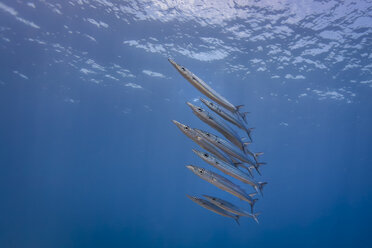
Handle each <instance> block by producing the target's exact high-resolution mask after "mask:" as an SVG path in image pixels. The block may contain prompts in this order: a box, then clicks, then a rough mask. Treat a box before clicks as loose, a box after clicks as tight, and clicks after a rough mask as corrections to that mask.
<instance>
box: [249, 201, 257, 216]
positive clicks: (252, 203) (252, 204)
mask: <svg viewBox="0 0 372 248" xmlns="http://www.w3.org/2000/svg"><path fill="white" fill-rule="evenodd" d="M256 201H258V199H253V200H252V202H251V204H250V205H251V213H253V206H254V204H255V203H256Z"/></svg>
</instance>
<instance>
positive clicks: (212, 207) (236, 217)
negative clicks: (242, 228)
mask: <svg viewBox="0 0 372 248" xmlns="http://www.w3.org/2000/svg"><path fill="white" fill-rule="evenodd" d="M186 196H187V197H188V198H190V199H191V200H192V201H193V202H195V203H197V204H199V205H200V206H202V207H203V208H206V209H208V210H210V211H212V212H214V213H216V214H219V215H222V216H225V217H229V218H232V219H234V220H235V221H236V223H238V225H240V223H239V215H233V214H231V213H230V212H228V211H226V210H224V209H222V208H219V207H217V206H216V205H215V204H213V203H211V202H209V201H206V200H204V199H201V198H198V197H195V196H190V195H186Z"/></svg>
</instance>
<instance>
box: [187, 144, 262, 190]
mask: <svg viewBox="0 0 372 248" xmlns="http://www.w3.org/2000/svg"><path fill="white" fill-rule="evenodd" d="M193 151H194V152H195V153H196V154H197V155H198V156H199V157H200V158H201V159H203V160H204V161H205V162H207V163H208V164H210V165H212V166H214V167H215V168H217V169H219V170H221V171H222V172H224V173H225V174H227V175H230V176H232V177H234V178H236V179H238V180H240V181H242V182H244V183H246V184H249V185H250V186H252V187H253V188H254V189H255V190H256V192H257V193H260V194H261V195H263V192H262V190H263V187H264V186H265V185H266V184H267V182H257V181H256V180H254V179H252V178H251V177H249V176H248V175H247V174H245V173H244V172H242V171H241V170H239V169H238V168H236V167H234V166H232V165H231V164H228V163H226V162H224V161H222V160H220V159H218V158H217V157H215V156H213V155H212V154H208V153H207V152H200V151H197V150H195V149H193Z"/></svg>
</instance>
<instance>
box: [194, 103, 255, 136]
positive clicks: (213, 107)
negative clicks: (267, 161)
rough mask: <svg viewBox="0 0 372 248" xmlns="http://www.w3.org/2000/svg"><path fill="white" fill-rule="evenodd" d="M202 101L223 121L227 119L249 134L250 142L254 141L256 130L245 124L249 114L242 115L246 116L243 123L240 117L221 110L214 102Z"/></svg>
mask: <svg viewBox="0 0 372 248" xmlns="http://www.w3.org/2000/svg"><path fill="white" fill-rule="evenodd" d="M200 101H201V102H203V103H204V105H205V106H207V107H208V108H209V109H210V110H212V111H213V112H215V113H216V114H218V115H219V116H221V117H222V118H223V119H225V120H227V121H228V122H230V123H232V124H234V125H235V126H237V127H238V128H240V129H242V130H244V131H245V132H246V133H247V135H248V137H249V139H250V141H252V137H251V132H252V130H253V129H254V128H248V127H247V126H246V125H245V123H246V118H245V116H246V114H247V113H248V112H245V113H242V115H243V116H244V117H243V120H244V122H243V121H241V118H239V117H240V116H239V115H235V114H230V112H227V111H225V110H223V109H222V108H220V106H218V105H217V104H216V103H214V102H211V101H208V100H206V99H203V98H200Z"/></svg>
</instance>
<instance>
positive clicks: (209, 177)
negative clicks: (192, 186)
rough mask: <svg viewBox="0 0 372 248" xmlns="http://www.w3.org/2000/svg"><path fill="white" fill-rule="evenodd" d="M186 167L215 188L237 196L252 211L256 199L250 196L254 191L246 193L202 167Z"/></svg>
mask: <svg viewBox="0 0 372 248" xmlns="http://www.w3.org/2000/svg"><path fill="white" fill-rule="evenodd" d="M186 167H187V168H188V169H189V170H191V171H192V172H193V173H194V174H196V175H198V176H199V177H200V178H202V179H204V180H205V181H207V182H209V183H211V184H213V185H214V186H216V187H217V188H220V189H222V190H224V191H226V192H229V193H230V194H232V195H234V196H236V197H238V198H239V199H241V200H243V201H246V202H248V203H249V204H250V205H251V209H252V211H253V206H254V204H255V202H256V201H257V199H253V198H252V196H254V195H255V194H256V193H253V194H247V193H246V192H245V191H244V190H243V189H242V188H240V187H239V186H238V185H236V184H234V183H233V182H231V181H230V180H229V179H227V178H225V177H223V176H220V175H218V174H217V173H214V172H212V171H209V170H206V169H204V168H200V167H197V166H194V165H187V166H186Z"/></svg>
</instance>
